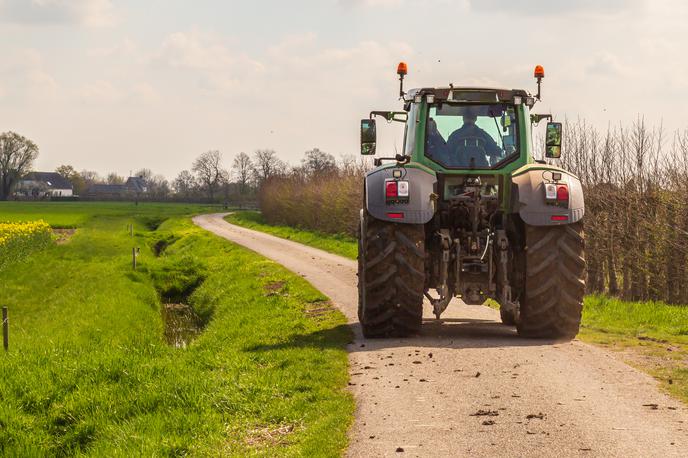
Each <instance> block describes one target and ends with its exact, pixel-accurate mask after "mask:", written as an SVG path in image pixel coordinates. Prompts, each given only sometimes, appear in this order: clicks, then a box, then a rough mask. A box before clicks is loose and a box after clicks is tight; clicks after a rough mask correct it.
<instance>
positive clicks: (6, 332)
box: [2, 307, 10, 351]
mask: <svg viewBox="0 0 688 458" xmlns="http://www.w3.org/2000/svg"><path fill="white" fill-rule="evenodd" d="M2 346H3V347H4V348H5V351H7V350H8V348H9V347H10V319H9V317H8V316H7V307H3V308H2Z"/></svg>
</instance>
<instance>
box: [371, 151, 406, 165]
mask: <svg viewBox="0 0 688 458" xmlns="http://www.w3.org/2000/svg"><path fill="white" fill-rule="evenodd" d="M382 161H397V165H398V166H402V165H406V164H408V163H409V162H411V156H407V155H405V154H397V155H396V156H394V157H376V158H375V159H374V161H373V163H374V164H375V167H378V166H380V164H382Z"/></svg>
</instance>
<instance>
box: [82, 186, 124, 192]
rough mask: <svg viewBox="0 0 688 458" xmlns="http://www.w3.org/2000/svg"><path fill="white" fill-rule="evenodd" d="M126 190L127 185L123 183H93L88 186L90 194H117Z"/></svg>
mask: <svg viewBox="0 0 688 458" xmlns="http://www.w3.org/2000/svg"><path fill="white" fill-rule="evenodd" d="M126 191H127V187H126V186H125V185H123V184H94V185H91V186H90V187H89V188H88V192H89V193H92V194H119V193H124V192H126Z"/></svg>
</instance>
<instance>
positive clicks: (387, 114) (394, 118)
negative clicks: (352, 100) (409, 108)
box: [370, 111, 408, 123]
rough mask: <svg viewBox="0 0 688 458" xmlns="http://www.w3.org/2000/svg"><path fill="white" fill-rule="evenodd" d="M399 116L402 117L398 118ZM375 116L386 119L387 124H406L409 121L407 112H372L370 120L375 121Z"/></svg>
mask: <svg viewBox="0 0 688 458" xmlns="http://www.w3.org/2000/svg"><path fill="white" fill-rule="evenodd" d="M397 115H398V116H401V117H400V118H398V117H397ZM374 116H380V117H382V118H385V120H387V122H392V121H396V122H403V123H405V122H406V121H407V120H408V113H406V112H405V111H371V112H370V119H373V117H374Z"/></svg>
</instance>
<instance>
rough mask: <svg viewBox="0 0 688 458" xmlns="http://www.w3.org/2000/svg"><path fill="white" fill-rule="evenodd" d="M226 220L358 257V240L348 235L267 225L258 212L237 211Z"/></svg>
mask: <svg viewBox="0 0 688 458" xmlns="http://www.w3.org/2000/svg"><path fill="white" fill-rule="evenodd" d="M225 219H226V220H227V221H228V222H230V223H232V224H236V225H238V226H243V227H246V228H249V229H255V230H257V231H262V232H266V233H268V234H272V235H275V236H277V237H281V238H283V239H289V240H293V241H295V242H299V243H303V244H304V245H308V246H312V247H314V248H320V249H321V250H325V251H329V252H330V253H334V254H338V255H340V256H344V257H345V258H349V259H356V257H357V256H358V248H357V245H356V239H354V238H352V237H349V236H347V235H343V234H338V235H334V234H324V233H322V232H315V231H308V230H302V229H295V228H293V227H290V226H274V225H271V224H268V223H266V222H265V220H264V219H263V216H262V215H261V214H260V212H257V211H237V212H234V213H232V214H230V215H227V216H226V217H225Z"/></svg>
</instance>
